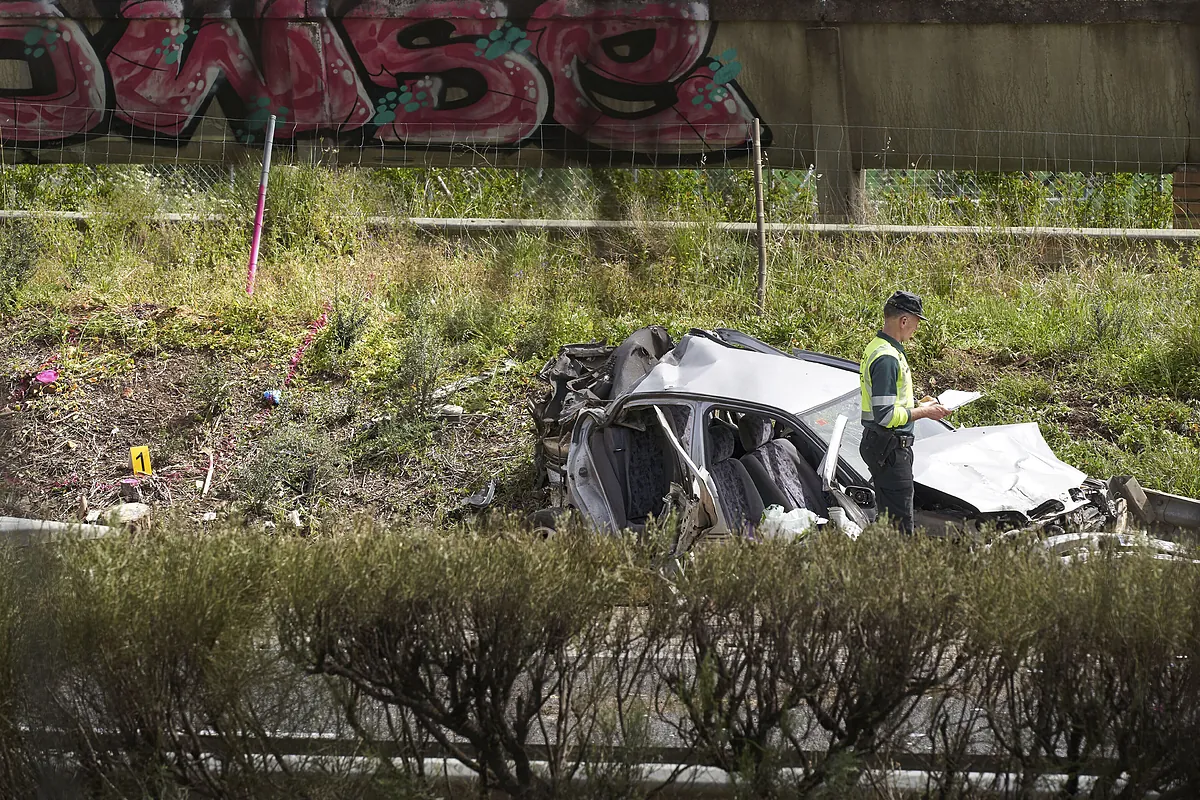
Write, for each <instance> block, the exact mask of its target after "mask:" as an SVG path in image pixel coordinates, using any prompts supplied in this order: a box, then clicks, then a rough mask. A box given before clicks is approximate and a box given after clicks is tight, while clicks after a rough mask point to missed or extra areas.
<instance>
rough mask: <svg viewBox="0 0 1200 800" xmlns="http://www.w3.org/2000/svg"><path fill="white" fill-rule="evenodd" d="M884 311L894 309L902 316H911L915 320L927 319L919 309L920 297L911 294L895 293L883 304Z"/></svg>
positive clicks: (920, 308)
mask: <svg viewBox="0 0 1200 800" xmlns="http://www.w3.org/2000/svg"><path fill="white" fill-rule="evenodd" d="M883 307H884V308H885V309H888V308H894V309H896V310H897V311H899V312H901V313H903V314H912V315H913V316H915V317H916V318H917V319H928V317H926V316H925V314H924V313H922V311H923V309H922V307H921V296H920V295H919V294H913V293H912V292H896V293H895V294H894V295H892V296H891V297H889V298H888V301H887V302H886V303H884V305H883Z"/></svg>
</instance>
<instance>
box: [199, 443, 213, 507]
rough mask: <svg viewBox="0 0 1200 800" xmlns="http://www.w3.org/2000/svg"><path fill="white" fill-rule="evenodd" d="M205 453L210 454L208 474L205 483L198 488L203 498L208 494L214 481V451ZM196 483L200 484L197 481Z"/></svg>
mask: <svg viewBox="0 0 1200 800" xmlns="http://www.w3.org/2000/svg"><path fill="white" fill-rule="evenodd" d="M204 452H206V453H208V474H207V475H205V476H204V483H203V484H201V485H198V486H197V487H196V488H197V489H199V490H200V496H201V497H204V495H206V494H208V487H209V486H212V479H213V463H214V462H213V451H212V450H205V451H204ZM196 483H197V484H200V481H196Z"/></svg>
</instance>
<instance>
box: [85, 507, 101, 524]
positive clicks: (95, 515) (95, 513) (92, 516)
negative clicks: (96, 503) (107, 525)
mask: <svg viewBox="0 0 1200 800" xmlns="http://www.w3.org/2000/svg"><path fill="white" fill-rule="evenodd" d="M98 519H100V509H98V508H93V509H92V510H91V511H89V512H87V516H86V517H84V520H85V521H87V522H95V521H96V520H98Z"/></svg>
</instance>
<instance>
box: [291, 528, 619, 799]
mask: <svg viewBox="0 0 1200 800" xmlns="http://www.w3.org/2000/svg"><path fill="white" fill-rule="evenodd" d="M626 555H627V554H626V553H625V552H624V550H623V548H622V547H621V545H620V543H618V542H613V541H611V540H604V539H594V538H590V537H589V538H583V537H579V536H569V535H563V536H556V537H554V538H553V539H551V540H550V541H548V542H540V541H533V540H530V539H527V538H521V537H504V538H485V537H462V536H446V535H440V534H432V533H428V534H422V533H411V532H399V531H386V532H385V531H364V532H360V533H358V534H357V535H354V536H353V537H350V538H347V537H345V536H343V537H340V538H325V539H318V540H316V541H313V542H312V543H310V544H307V545H305V546H304V547H303V548H301V549H298V550H297V551H296V552H295V553H294V554H293V556H292V560H291V562H290V563H289V564H288V566H287V568H286V569H285V570H284V573H285V575H286V577H287V580H288V584H287V586H286V587H285V589H284V594H283V597H284V600H283V601H282V602H281V605H280V609H279V619H280V631H281V633H280V638H281V641H282V642H283V643H284V645H285V646H286V647H287V648H288V651H289V652H290V653H291V654H292V656H293V657H294V658H296V659H297V661H298V663H300V664H303V665H304V666H305V667H306V668H307V669H309V670H310V671H312V672H314V673H318V674H324V675H329V676H333V677H336V678H338V679H340V680H342V681H343V682H344V683H345V684H346V686H347V687H349V688H352V689H353V690H355V691H358V692H361V693H362V694H363V695H364V696H366V697H370V698H373V699H375V700H376V701H378V702H380V703H382V704H383V705H385V706H387V707H389V708H390V709H394V712H395V713H397V714H400V713H405V712H407V713H408V714H411V715H412V718H413V719H414V720H415V721H416V723H417V725H418V726H419V727H420V729H421V730H422V731H423V732H425V733H426V734H428V735H429V736H430V737H431V738H432V739H433V740H434V741H435V742H436V743H437V744H438V745H439V746H440V748H442V750H443V751H444V752H446V753H448V754H449V755H450V756H452V757H453V758H455V759H457V760H459V761H460V762H461V763H463V764H464V765H466V766H467V767H468V768H469V769H471V770H472V771H474V772H475V773H476V774H477V775H478V776H479V779H480V782H481V788H482V789H499V790H501V791H503V792H506V793H508V794H510V795H513V796H520V797H528V796H539V797H546V796H552V795H555V794H556V793H558V792H560V790H561V789H562V788H563V787H564V786H568V785H570V783H571V782H572V780H573V779H574V776H575V775H576V773H578V771H579V769H580V764H581V763H582V761H583V755H582V752H581V751H582V750H584V749H586V747H587V745H588V744H589V741H588V739H589V737H591V736H593V735H594V734H595V733H596V732H597V731H598V730H599V729H600V725H599V722H600V720H599V717H598V713H597V711H595V710H593V709H594V708H598V706H597V703H598V701H599V699H600V698H601V697H602V696H604V695H605V694H607V693H608V691H609V690H610V687H612V686H613V685H614V684H613V683H612V681H611V679H608V678H601V677H599V675H600V674H601V673H603V672H604V671H605V670H606V669H610V668H609V667H606V666H605V664H606V659H607V646H608V644H609V641H610V638H609V634H610V631H611V629H612V626H611V624H610V619H611V610H612V608H613V606H614V603H616V602H619V601H620V600H621V599H622V598H623V596H626V595H627V593H628V591H629V590H630V586H629V583H630V581H631V580H633V579H634V576H636V575H637V574H639V573H638V572H637V571H636V570H634V569H632V568H630V567H629V566H628V561H627V558H626ZM626 680H627V681H628V680H629V679H628V678H626ZM397 744H398V745H399V744H402V743H399V742H398V743H397ZM413 757H415V754H413ZM542 760H544V761H545V767H544V769H543V768H541V767H540V766H539V765H537V764H535V762H537V761H542Z"/></svg>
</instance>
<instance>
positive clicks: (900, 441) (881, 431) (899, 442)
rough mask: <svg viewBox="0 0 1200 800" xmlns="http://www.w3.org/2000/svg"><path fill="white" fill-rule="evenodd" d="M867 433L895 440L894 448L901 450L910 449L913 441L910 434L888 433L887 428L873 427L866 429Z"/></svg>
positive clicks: (913, 438)
mask: <svg viewBox="0 0 1200 800" xmlns="http://www.w3.org/2000/svg"><path fill="white" fill-rule="evenodd" d="M867 431H869V432H871V433H874V434H876V435H877V436H887V437H890V438H892V439H893V440H895V442H896V446H897V447H899V448H900V449H902V450H903V449H906V448H910V447H912V446H913V442H914V441H915V437H914V436H913V435H912V434H911V433H896V432H895V431H890V430H888V429H887V428H880V427H875V426H872V427H868V428H867Z"/></svg>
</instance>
